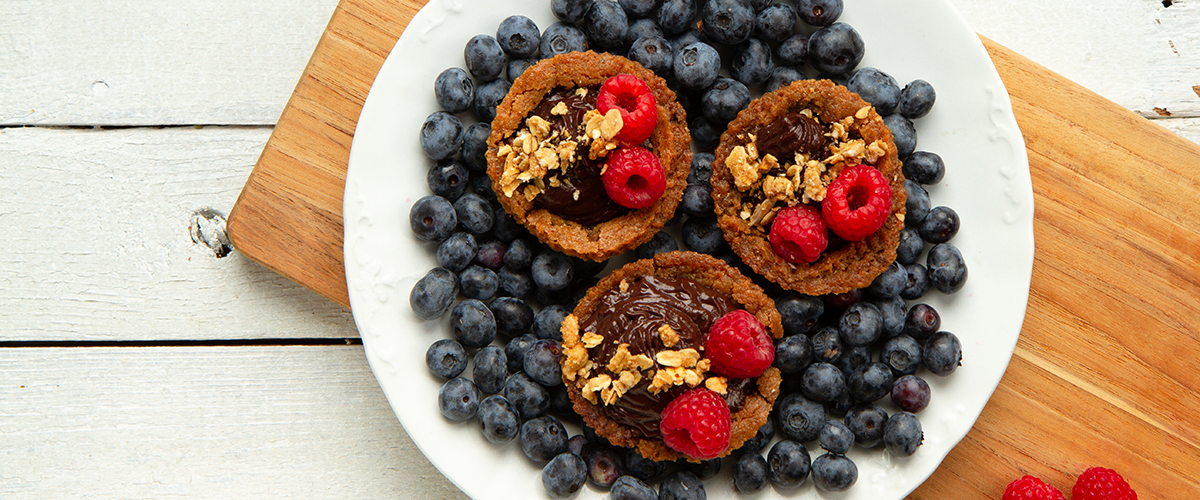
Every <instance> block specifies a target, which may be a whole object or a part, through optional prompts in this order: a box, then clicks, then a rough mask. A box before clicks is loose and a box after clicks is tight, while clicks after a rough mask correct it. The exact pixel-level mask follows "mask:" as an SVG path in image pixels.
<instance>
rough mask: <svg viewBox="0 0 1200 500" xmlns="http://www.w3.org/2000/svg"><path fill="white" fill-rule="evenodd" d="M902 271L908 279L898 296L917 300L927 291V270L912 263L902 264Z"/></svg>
mask: <svg viewBox="0 0 1200 500" xmlns="http://www.w3.org/2000/svg"><path fill="white" fill-rule="evenodd" d="M906 229H907V228H906ZM904 271H905V274H907V275H908V280H907V282H906V283H905V285H904V291H902V292H900V298H902V299H904V300H918V299H920V298H921V297H924V296H925V293H926V292H928V291H929V270H928V269H925V266H923V265H921V264H916V263H913V264H909V265H907V266H904Z"/></svg>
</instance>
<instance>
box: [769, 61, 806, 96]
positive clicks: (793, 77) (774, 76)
mask: <svg viewBox="0 0 1200 500" xmlns="http://www.w3.org/2000/svg"><path fill="white" fill-rule="evenodd" d="M803 79H805V76H804V73H801V72H800V70H798V69H796V68H792V67H790V66H776V67H775V69H774V70H772V71H771V77H770V78H767V83H766V84H765V86H764V87H763V89H764V91H766V92H774V91H776V90H778V89H780V88H782V87H786V86H788V85H791V83H792V82H794V81H797V80H803Z"/></svg>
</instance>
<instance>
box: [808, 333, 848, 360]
mask: <svg viewBox="0 0 1200 500" xmlns="http://www.w3.org/2000/svg"><path fill="white" fill-rule="evenodd" d="M812 347H813V361H819V362H822V363H833V362H835V361H837V359H838V358H839V357H841V355H842V351H843V350H844V348H843V346H842V334H841V332H840V331H839V329H838V327H836V326H826V327H824V328H821V329H820V330H817V333H814V334H812Z"/></svg>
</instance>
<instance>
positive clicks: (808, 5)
mask: <svg viewBox="0 0 1200 500" xmlns="http://www.w3.org/2000/svg"><path fill="white" fill-rule="evenodd" d="M842 8H843V5H842V0H796V15H798V16H800V20H801V21H804V22H805V23H807V24H810V25H813V26H829V25H830V24H833V22H834V21H837V19H838V17H841V15H842Z"/></svg>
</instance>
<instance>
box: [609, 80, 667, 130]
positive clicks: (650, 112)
mask: <svg viewBox="0 0 1200 500" xmlns="http://www.w3.org/2000/svg"><path fill="white" fill-rule="evenodd" d="M614 108H615V109H618V110H620V111H621V131H620V132H617V136H616V137H615V139H616V140H618V141H620V142H621V143H624V144H628V145H634V144H641V143H643V142H646V139H649V138H650V134H652V133H654V126H655V125H657V124H658V105H657V101H656V100H655V99H654V93H653V92H650V86H649V85H646V82H643V81H642V79H640V78H638V77H636V76H633V75H617V76H614V77H612V78H609V79H608V80H605V81H604V84H603V85H601V86H600V95H599V96H597V98H596V109H597V110H599V111H600V114H607V113H608V110H610V109H614Z"/></svg>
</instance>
